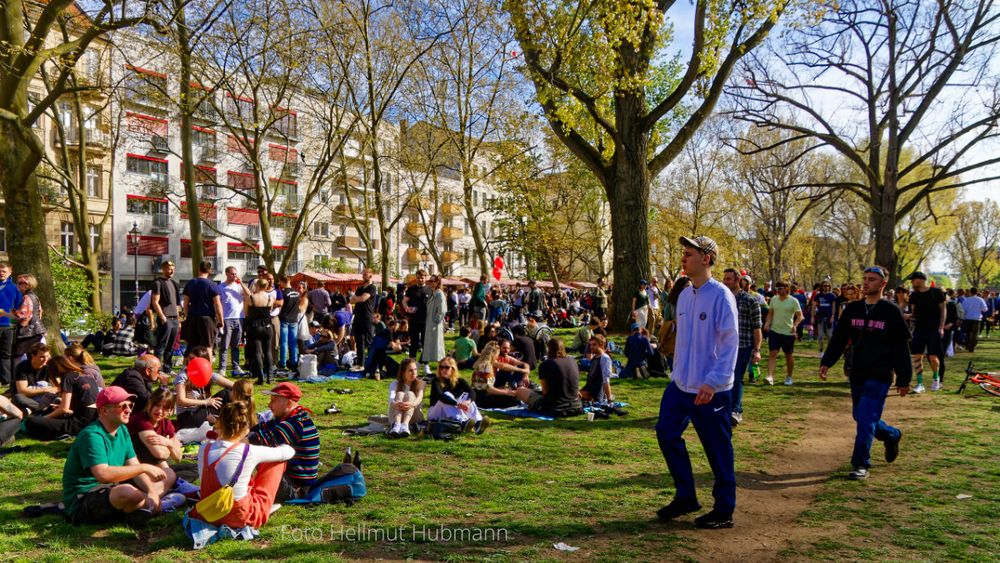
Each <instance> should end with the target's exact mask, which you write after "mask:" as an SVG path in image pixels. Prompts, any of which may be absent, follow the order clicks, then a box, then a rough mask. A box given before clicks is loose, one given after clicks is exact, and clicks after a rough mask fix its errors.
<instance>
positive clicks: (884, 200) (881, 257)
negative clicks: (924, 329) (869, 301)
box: [871, 185, 899, 287]
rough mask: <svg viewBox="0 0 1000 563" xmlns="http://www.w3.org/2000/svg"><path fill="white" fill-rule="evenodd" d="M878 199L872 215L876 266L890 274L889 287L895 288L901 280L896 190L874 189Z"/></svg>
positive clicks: (888, 188)
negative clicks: (897, 252)
mask: <svg viewBox="0 0 1000 563" xmlns="http://www.w3.org/2000/svg"><path fill="white" fill-rule="evenodd" d="M872 192H873V195H874V196H875V198H877V201H876V202H873V203H875V205H873V206H872V207H873V209H872V215H871V225H872V235H873V237H874V239H875V264H877V265H879V266H882V267H883V268H885V269H886V270H887V271H888V272H889V287H895V286H896V282H897V280H898V279H899V272H897V271H896V268H897V264H896V247H895V242H896V199H897V196H896V190H895V186H891V187H890V186H889V185H886V186H884V187H882V188H881V189H878V188H876V189H873V190H872Z"/></svg>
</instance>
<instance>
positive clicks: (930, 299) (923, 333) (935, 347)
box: [906, 272, 947, 393]
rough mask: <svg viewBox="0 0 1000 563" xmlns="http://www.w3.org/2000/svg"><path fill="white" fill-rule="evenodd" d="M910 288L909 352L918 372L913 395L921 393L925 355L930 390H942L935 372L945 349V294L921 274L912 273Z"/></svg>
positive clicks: (938, 367) (939, 365) (922, 389)
mask: <svg viewBox="0 0 1000 563" xmlns="http://www.w3.org/2000/svg"><path fill="white" fill-rule="evenodd" d="M906 279H908V280H910V283H912V284H913V292H912V293H910V308H911V309H912V311H913V317H914V323H913V341H912V342H910V349H911V351H912V353H913V366H914V367H915V368H916V370H917V385H916V387H914V388H913V392H914V393H923V392H924V355H926V356H927V362H928V363H929V364H930V365H931V369H932V370H934V376H933V377H934V379H933V380H932V383H931V390H932V391H937V390H938V389H940V388H941V382H940V380H939V379H938V370H939V369H940V367H941V356H943V355H944V348H942V346H941V341H942V338H944V322H945V319H946V318H947V311H946V308H947V306H946V305H945V298H944V292H943V291H941V290H940V289H938V288H936V287H931V286H929V285H927V276H926V275H924V273H923V272H913V273H912V274H910V276H909V277H908V278H906Z"/></svg>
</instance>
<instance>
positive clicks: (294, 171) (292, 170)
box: [281, 162, 302, 178]
mask: <svg viewBox="0 0 1000 563" xmlns="http://www.w3.org/2000/svg"><path fill="white" fill-rule="evenodd" d="M301 172H302V169H301V168H300V166H299V163H298V162H286V163H285V165H284V166H283V167H282V168H281V175H282V176H284V177H285V178H298V177H299V174H300V173H301Z"/></svg>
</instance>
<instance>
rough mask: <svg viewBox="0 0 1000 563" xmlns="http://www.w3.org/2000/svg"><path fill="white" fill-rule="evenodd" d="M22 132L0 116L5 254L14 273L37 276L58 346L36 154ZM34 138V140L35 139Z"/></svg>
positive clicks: (47, 324)
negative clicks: (5, 231) (5, 224)
mask: <svg viewBox="0 0 1000 563" xmlns="http://www.w3.org/2000/svg"><path fill="white" fill-rule="evenodd" d="M22 133H24V134H28V135H31V134H33V133H31V132H23V130H20V131H19V130H18V128H17V127H16V126H15V125H14V124H13V123H12V122H11V121H8V120H6V119H0V188H2V189H3V197H4V213H5V218H6V222H7V225H8V229H7V255H8V256H10V262H11V269H12V273H13V275H14V276H16V275H18V274H21V273H31V274H34V275H35V277H36V278H37V279H38V287H37V288H36V289H35V293H36V294H37V295H38V297H39V299H40V300H41V304H42V309H43V310H44V311H45V314H44V315H42V320H43V322H44V323H45V328H46V329H48V336H47V340H48V341H49V342H52V343H53V344H54V345H55V346H56V348H57V349H62V338H60V336H59V307H58V306H57V305H56V294H55V287H54V284H53V280H52V271H51V269H50V267H49V247H48V241H47V240H46V236H45V215H44V214H43V212H42V199H41V196H40V195H39V193H38V178H37V177H36V176H35V172H34V171H35V169H36V167H37V166H38V163H39V161H40V160H41V157H40V153H35V152H34V151H32V150H31V147H30V146H29V145H28V142H26V141H24V140H23V139H22V137H21V135H22ZM36 140H37V139H36Z"/></svg>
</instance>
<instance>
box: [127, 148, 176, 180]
mask: <svg viewBox="0 0 1000 563" xmlns="http://www.w3.org/2000/svg"><path fill="white" fill-rule="evenodd" d="M125 170H127V171H129V172H134V173H136V174H142V175H145V176H151V177H153V178H154V179H157V180H163V181H166V180H167V161H166V160H163V159H160V158H150V157H148V156H143V155H139V154H130V155H127V157H126V161H125Z"/></svg>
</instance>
